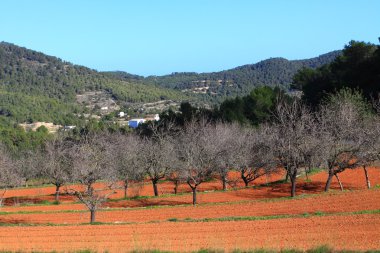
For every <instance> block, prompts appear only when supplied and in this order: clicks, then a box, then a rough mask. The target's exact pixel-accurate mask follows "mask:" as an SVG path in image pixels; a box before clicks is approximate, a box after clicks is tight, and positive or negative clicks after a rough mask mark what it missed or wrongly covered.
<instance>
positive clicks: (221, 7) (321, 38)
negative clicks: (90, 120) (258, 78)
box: [0, 0, 380, 76]
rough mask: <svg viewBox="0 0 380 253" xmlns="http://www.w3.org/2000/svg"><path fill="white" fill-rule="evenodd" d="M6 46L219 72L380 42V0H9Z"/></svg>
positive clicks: (101, 66) (114, 65) (164, 70)
mask: <svg viewBox="0 0 380 253" xmlns="http://www.w3.org/2000/svg"><path fill="white" fill-rule="evenodd" d="M0 6H1V12H0V13H1V14H0V41H7V42H11V43H14V44H16V45H20V46H24V47H27V48H30V49H34V50H37V51H41V52H44V53H46V54H49V55H54V56H57V57H59V58H61V59H63V60H66V61H70V62H72V63H75V64H80V65H85V66H87V67H90V68H93V69H97V70H100V71H103V70H104V71H106V70H123V71H127V72H130V73H134V74H139V75H144V76H146V75H162V74H168V73H171V72H181V71H195V72H211V71H220V70H223V69H229V68H233V67H236V66H239V65H244V64H250V63H255V62H258V61H260V60H264V59H266V58H269V57H285V58H288V59H303V58H311V57H314V56H317V55H319V54H323V53H326V52H329V51H332V50H336V49H341V48H343V46H344V45H345V44H347V43H348V42H349V41H350V40H351V39H354V40H360V41H366V42H372V43H376V44H378V39H377V38H378V37H380V29H379V28H380V15H379V11H380V1H379V0H357V1H352V0H260V1H258V0H257V1H256V0H246V1H244V0H187V1H186V0H150V1H148V0H135V1H128V0H119V1H118V0H108V1H107V0H103V1H100V0H60V1H58V0H33V1H32V0H24V1H22V0H2V1H1V5H0Z"/></svg>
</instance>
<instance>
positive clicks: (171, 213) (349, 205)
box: [0, 189, 380, 224]
mask: <svg viewBox="0 0 380 253" xmlns="http://www.w3.org/2000/svg"><path fill="white" fill-rule="evenodd" d="M379 196H380V190H379V189H376V190H360V191H357V192H354V194H353V193H352V192H344V193H334V194H333V193H330V194H320V195H314V196H309V197H306V198H298V199H282V200H276V201H250V202H246V203H226V204H219V205H202V206H196V207H193V206H178V207H164V208H153V209H144V208H143V209H125V210H112V211H111V210H109V211H98V212H97V221H99V222H112V223H120V222H149V221H166V220H167V219H170V218H177V219H185V218H192V219H200V218H218V217H236V216H269V215H285V214H305V213H309V214H312V213H315V212H324V213H338V212H340V213H341V212H354V211H363V210H379V209H380V201H379ZM62 210H63V209H62ZM88 221H89V213H88V212H85V213H83V212H81V213H31V214H8V215H1V216H0V222H2V223H12V224H15V223H54V224H79V223H86V222H88Z"/></svg>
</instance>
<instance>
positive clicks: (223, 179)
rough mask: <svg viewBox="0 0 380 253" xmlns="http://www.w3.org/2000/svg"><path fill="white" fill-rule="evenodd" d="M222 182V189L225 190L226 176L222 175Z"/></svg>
mask: <svg viewBox="0 0 380 253" xmlns="http://www.w3.org/2000/svg"><path fill="white" fill-rule="evenodd" d="M222 183H223V191H226V190H227V176H226V175H223V176H222Z"/></svg>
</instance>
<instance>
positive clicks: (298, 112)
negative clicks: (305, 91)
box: [270, 100, 320, 197]
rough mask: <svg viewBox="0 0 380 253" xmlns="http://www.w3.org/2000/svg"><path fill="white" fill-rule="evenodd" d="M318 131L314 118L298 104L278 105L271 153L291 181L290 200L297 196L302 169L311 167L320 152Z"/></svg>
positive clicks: (273, 126) (282, 103)
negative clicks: (297, 181)
mask: <svg viewBox="0 0 380 253" xmlns="http://www.w3.org/2000/svg"><path fill="white" fill-rule="evenodd" d="M317 130H318V127H317V124H316V121H315V117H314V116H313V114H312V113H311V112H310V111H309V110H308V109H307V108H306V107H305V106H304V105H303V104H302V103H301V102H300V101H299V100H294V101H293V102H291V103H285V102H280V103H278V105H277V108H276V123H275V124H274V125H272V126H271V129H270V131H271V133H272V134H273V135H274V136H273V137H272V140H273V144H272V147H271V149H272V151H273V152H274V157H275V159H276V161H277V162H278V165H279V166H281V167H283V168H284V169H285V170H286V173H287V174H288V175H289V177H290V181H291V196H292V197H294V196H295V195H296V180H297V176H298V174H299V172H300V169H301V168H304V167H306V166H313V164H312V163H314V162H316V160H317V159H314V157H316V156H317V151H318V150H320V148H319V147H318V146H319V143H320V142H319V141H318V140H319V139H318V137H319V136H318V133H319V132H318V131H317Z"/></svg>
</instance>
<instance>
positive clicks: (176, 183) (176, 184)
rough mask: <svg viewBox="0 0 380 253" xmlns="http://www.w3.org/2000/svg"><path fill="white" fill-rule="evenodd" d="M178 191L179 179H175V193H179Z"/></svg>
mask: <svg viewBox="0 0 380 253" xmlns="http://www.w3.org/2000/svg"><path fill="white" fill-rule="evenodd" d="M177 191H178V180H176V181H174V194H177Z"/></svg>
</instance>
